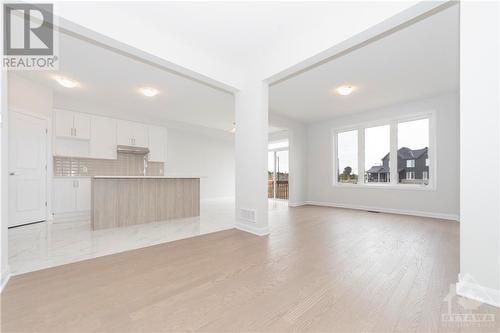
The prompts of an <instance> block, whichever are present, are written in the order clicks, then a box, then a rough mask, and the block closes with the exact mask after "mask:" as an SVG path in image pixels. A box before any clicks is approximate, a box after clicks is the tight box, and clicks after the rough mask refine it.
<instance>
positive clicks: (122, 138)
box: [117, 120, 149, 147]
mask: <svg viewBox="0 0 500 333" xmlns="http://www.w3.org/2000/svg"><path fill="white" fill-rule="evenodd" d="M117 139H118V144H119V145H123V146H137V147H148V143H149V136H148V126H146V125H144V124H140V123H135V122H132V121H126V120H118V135H117Z"/></svg>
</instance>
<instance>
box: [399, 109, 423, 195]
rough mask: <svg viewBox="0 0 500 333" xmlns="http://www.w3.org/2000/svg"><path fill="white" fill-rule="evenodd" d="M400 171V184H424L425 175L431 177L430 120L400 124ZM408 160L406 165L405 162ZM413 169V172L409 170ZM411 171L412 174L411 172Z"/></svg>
mask: <svg viewBox="0 0 500 333" xmlns="http://www.w3.org/2000/svg"><path fill="white" fill-rule="evenodd" d="M397 126H398V170H399V179H398V182H399V183H403V184H422V185H427V184H428V182H427V181H425V182H424V178H423V174H424V171H425V172H427V179H428V176H429V161H428V159H429V158H428V149H429V119H428V118H426V119H419V120H413V121H405V122H399V123H398V125H397ZM405 160H406V163H404V162H403V161H405ZM409 168H411V170H408V169H409ZM410 171H411V172H410Z"/></svg>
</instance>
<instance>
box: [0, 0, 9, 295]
mask: <svg viewBox="0 0 500 333" xmlns="http://www.w3.org/2000/svg"><path fill="white" fill-rule="evenodd" d="M0 7H1V9H0V17H3V6H0ZM0 26H1V27H0V36H3V24H0ZM0 112H1V115H0V116H1V125H0V155H1V159H2V160H1V165H0V184H1V186H0V288H1V289H3V287H4V285H5V284H6V283H7V280H8V277H9V265H8V255H7V225H8V223H7V222H8V221H7V218H8V214H7V213H8V212H7V207H8V201H7V193H8V187H7V186H8V185H7V184H8V181H7V180H8V170H7V168H8V164H7V162H8V160H7V158H8V126H7V124H8V111H7V71H5V70H1V71H0ZM1 289H0V291H1Z"/></svg>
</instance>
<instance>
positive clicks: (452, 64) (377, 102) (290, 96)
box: [269, 6, 459, 122]
mask: <svg viewBox="0 0 500 333" xmlns="http://www.w3.org/2000/svg"><path fill="white" fill-rule="evenodd" d="M458 8H459V6H452V7H450V8H448V9H446V10H444V11H442V12H439V13H437V14H435V15H433V16H431V17H428V18H426V19H424V20H422V21H420V22H417V23H416V24H413V25H411V26H409V27H406V28H404V29H403V30H400V31H398V32H396V33H394V34H392V35H389V36H386V37H384V38H382V39H380V40H378V41H376V42H374V43H371V44H369V45H367V46H364V47H362V48H360V49H358V50H355V51H353V52H351V53H348V54H347V55H344V56H342V57H340V58H337V59H334V60H331V61H329V62H327V63H325V64H322V65H320V66H318V67H315V68H313V69H311V70H309V71H307V72H304V73H301V74H299V75H297V76H295V77H292V78H290V79H288V80H286V81H283V82H281V83H278V84H276V85H274V86H272V87H271V89H270V92H269V102H270V109H271V111H272V112H276V113H278V114H282V115H286V116H288V117H291V118H294V119H296V120H300V121H303V122H314V121H319V120H322V119H327V118H332V117H335V116H339V115H344V114H348V113H355V112H360V111H364V110H369V109H374V108H378V107H382V106H386V105H391V104H396V103H400V102H405V101H410V100H415V99H419V98H424V97H427V96H432V95H437V94H440V93H444V92H449V91H454V90H458V87H459V12H458ZM343 84H350V85H353V86H356V87H358V89H357V90H356V91H355V92H353V93H352V94H351V95H349V96H340V95H338V94H336V93H334V89H335V88H336V87H338V86H340V85H343Z"/></svg>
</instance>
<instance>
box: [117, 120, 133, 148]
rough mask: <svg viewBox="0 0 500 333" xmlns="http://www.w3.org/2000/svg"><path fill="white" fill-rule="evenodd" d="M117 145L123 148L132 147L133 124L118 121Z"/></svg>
mask: <svg viewBox="0 0 500 333" xmlns="http://www.w3.org/2000/svg"><path fill="white" fill-rule="evenodd" d="M117 133H118V134H117V136H116V137H117V143H118V144H119V145H123V146H132V145H133V140H132V139H133V137H134V123H133V122H131V121H126V120H118V132H117Z"/></svg>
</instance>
